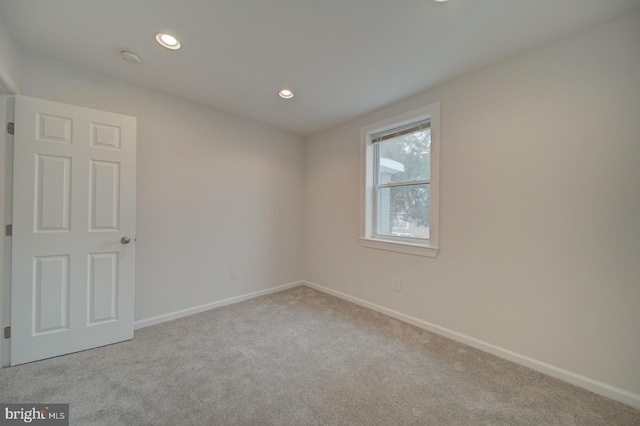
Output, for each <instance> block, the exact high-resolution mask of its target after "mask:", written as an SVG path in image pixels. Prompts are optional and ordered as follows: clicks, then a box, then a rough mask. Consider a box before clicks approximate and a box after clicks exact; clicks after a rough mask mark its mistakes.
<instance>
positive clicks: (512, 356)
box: [303, 281, 640, 409]
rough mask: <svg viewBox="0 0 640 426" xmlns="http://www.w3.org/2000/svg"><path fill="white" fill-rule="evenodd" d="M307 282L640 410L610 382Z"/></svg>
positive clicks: (638, 400) (639, 403)
mask: <svg viewBox="0 0 640 426" xmlns="http://www.w3.org/2000/svg"><path fill="white" fill-rule="evenodd" d="M303 283H304V284H305V285H306V286H308V287H311V288H313V289H315V290H318V291H321V292H323V293H327V294H330V295H332V296H335V297H338V298H340V299H344V300H347V301H349V302H352V303H355V304H356V305H360V306H364V307H365V308H369V309H372V310H374V311H377V312H380V313H382V314H385V315H388V316H390V317H392V318H395V319H398V320H400V321H403V322H406V323H408V324H411V325H414V326H416V327H418V328H422V329H424V330H427V331H430V332H432V333H435V334H439V335H441V336H444V337H447V338H449V339H452V340H455V341H458V342H460V343H464V344H465V345H469V346H471V347H474V348H476V349H480V350H481V351H483V352H488V353H490V354H492V355H495V356H498V357H500V358H504V359H506V360H509V361H511V362H515V363H516V364H520V365H523V366H525V367H529V368H531V369H533V370H536V371H539V372H541V373H544V374H546V375H548V376H551V377H555V378H556V379H560V380H562V381H564V382H567V383H570V384H572V385H575V386H578V387H580V388H583V389H586V390H588V391H591V392H593V393H596V394H598V395H601V396H604V397H607V398H611V399H613V400H616V401H619V402H622V403H623V404H627V405H630V406H632V407H634V408H638V409H640V395H637V394H634V393H631V392H628V391H625V390H623V389H620V388H616V387H614V386H610V385H607V384H606V383H602V382H599V381H597V380H593V379H590V378H588V377H585V376H581V375H579V374H576V373H573V372H571V371H568V370H564V369H562V368H559V367H556V366H553V365H551V364H547V363H545V362H542V361H538V360H536V359H533V358H529V357H527V356H524V355H521V354H519V353H516V352H513V351H510V350H507V349H503V348H501V347H498V346H495V345H492V344H491V343H487V342H483V341H482V340H478V339H475V338H473V337H470V336H467V335H465V334H462V333H458V332H456V331H453V330H449V329H447V328H444V327H440V326H439V325H435V324H431V323H429V322H426V321H423V320H421V319H418V318H414V317H411V316H409V315H405V314H402V313H400V312H397V311H394V310H391V309H388V308H385V307H383V306H379V305H376V304H374V303H371V302H367V301H366V300H362V299H359V298H357V297H353V296H350V295H348V294H345V293H341V292H339V291H336V290H332V289H330V288H327V287H324V286H321V285H319V284H315V283H312V282H309V281H304V282H303Z"/></svg>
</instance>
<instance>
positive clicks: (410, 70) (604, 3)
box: [0, 0, 640, 135]
mask: <svg viewBox="0 0 640 426" xmlns="http://www.w3.org/2000/svg"><path fill="white" fill-rule="evenodd" d="M639 7H640V0H450V1H448V2H446V3H437V2H435V1H433V0H108V1H104V0H55V1H51V0H28V1H25V0H0V18H1V19H2V20H3V22H4V23H5V24H6V26H7V27H8V28H9V30H10V31H11V33H12V35H13V37H14V38H15V41H16V42H17V43H18V45H19V46H20V47H21V48H22V49H24V50H27V51H30V52H34V53H38V54H44V55H47V56H49V57H52V58H55V59H58V60H61V61H64V62H67V63H70V64H74V65H78V66H81V67H84V68H88V69H91V70H95V71H99V72H102V73H105V74H108V75H111V76H114V77H118V78H121V79H124V80H127V81H130V82H133V83H137V84H140V85H142V86H146V87H149V88H152V89H156V90H160V91H163V92H166V93H170V94H173V95H176V96H179V97H182V98H186V99H190V100H192V101H195V102H198V103H202V104H205V105H209V106H212V107H215V108H219V109H222V110H226V111H229V112H232V113H236V114H239V115H242V116H245V117H248V118H251V119H254V120H257V121H260V122H263V123H267V124H270V125H273V126H276V127H279V128H282V129H286V130H289V131H292V132H295V133H298V134H301V135H309V134H312V133H315V132H317V131H320V130H323V129H326V128H328V127H331V126H334V125H336V124H339V123H342V122H345V121H347V120H349V119H351V118H354V117H357V116H360V115H362V114H365V113H367V112H370V111H373V110H375V109H378V108H380V107H383V106H385V105H388V104H390V103H393V102H395V101H398V100H400V99H403V98H406V97H408V96H411V95H413V94H416V93H418V92H420V91H423V90H425V89H428V88H430V87H434V86H436V85H438V84H440V83H443V82H445V81H448V80H451V79H452V78H455V77H457V76H460V75H462V74H465V73H467V72H470V71H472V70H474V69H478V68H480V67H483V66H485V65H488V64H490V63H492V62H495V61H497V60H499V59H502V58H505V57H508V56H510V55H513V54H515V53H517V52H521V51H523V50H526V49H529V48H532V47H534V46H537V45H539V44H541V43H544V42H546V41H549V40H552V39H554V38H557V37H560V36H563V35H566V34H569V33H571V32H575V31H578V30H579V29H581V28H584V27H587V26H589V25H592V24H595V23H597V22H600V21H604V20H606V19H609V18H613V17H615V16H618V15H621V14H624V13H628V12H630V11H632V10H634V9H637V8H639ZM160 31H164V32H169V33H172V34H173V35H175V36H176V37H177V38H178V39H179V40H180V42H181V43H182V49H181V50H179V51H170V50H167V49H165V48H163V47H161V46H160V45H158V44H157V43H156V41H155V34H156V33H157V32H160ZM122 49H130V50H132V51H134V52H136V53H137V54H138V55H140V56H141V57H142V60H143V63H142V64H140V65H132V64H130V63H127V62H125V61H123V60H122V59H121V58H120V56H119V52H120V51H121V50H122ZM283 87H287V88H291V89H293V90H294V91H295V94H296V96H295V98H294V99H292V100H290V101H285V100H282V99H280V98H278V96H277V92H278V90H280V89H281V88H283Z"/></svg>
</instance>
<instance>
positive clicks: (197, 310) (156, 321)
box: [133, 281, 305, 330]
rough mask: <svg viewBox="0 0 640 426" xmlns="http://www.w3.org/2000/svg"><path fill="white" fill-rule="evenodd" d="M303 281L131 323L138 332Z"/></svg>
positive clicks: (295, 285)
mask: <svg viewBox="0 0 640 426" xmlns="http://www.w3.org/2000/svg"><path fill="white" fill-rule="evenodd" d="M304 284H305V281H296V282H293V283H289V284H284V285H280V286H277V287H272V288H268V289H266V290H260V291H256V292H253V293H249V294H243V295H242V296H236V297H232V298H230V299H224V300H220V301H218V302H211V303H206V304H204V305H200V306H194V307H193V308H188V309H182V310H180V311H175V312H170V313H168V314H163V315H158V316H156V317H152V318H147V319H143V320H138V321H135V322H134V323H133V328H134V329H135V330H138V329H140V328H144V327H149V326H151V325H155V324H160V323H163V322H166V321H171V320H174V319H178V318H182V317H186V316H189V315H193V314H198V313H200V312H204V311H208V310H209V309H215V308H219V307H221V306H227V305H232V304H234V303H238V302H242V301H244V300H249V299H253V298H254V297H258V296H264V295H265V294H270V293H277V292H279V291H283V290H287V289H290V288H293V287H298V286H300V285H304Z"/></svg>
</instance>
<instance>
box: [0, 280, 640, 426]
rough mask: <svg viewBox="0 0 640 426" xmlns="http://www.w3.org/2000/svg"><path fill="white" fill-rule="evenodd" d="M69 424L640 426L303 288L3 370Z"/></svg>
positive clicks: (576, 394)
mask: <svg viewBox="0 0 640 426" xmlns="http://www.w3.org/2000/svg"><path fill="white" fill-rule="evenodd" d="M0 402H5V403H8V402H31V403H34V402H35V403H41V402H47V403H56V402H60V403H70V404H71V405H70V410H71V413H70V418H71V424H72V425H82V426H84V425H580V426H587V425H640V411H639V410H635V409H633V408H631V407H629V406H626V405H623V404H620V403H618V402H615V401H612V400H609V399H606V398H603V397H600V396H597V395H595V394H593V393H590V392H588V391H585V390H582V389H579V388H577V387H574V386H571V385H569V384H566V383H564V382H561V381H559V380H556V379H553V378H550V377H547V376H545V375H542V374H540V373H537V372H535V371H533V370H530V369H527V368H525V367H521V366H519V365H516V364H514V363H511V362H509V361H505V360H503V359H500V358H497V357H495V356H492V355H489V354H486V353H483V352H480V351H478V350H475V349H473V348H470V347H468V346H464V345H462V344H459V343H457V342H454V341H451V340H449V339H446V338H443V337H440V336H437V335H434V334H432V333H429V332H427V331H424V330H421V329H418V328H416V327H413V326H410V325H408V324H405V323H402V322H400V321H397V320H395V319H392V318H389V317H386V316H384V315H381V314H379V313H377V312H373V311H371V310H368V309H365V308H362V307H360V306H357V305H354V304H351V303H348V302H345V301H342V300H340V299H337V298H334V297H332V296H329V295H326V294H323V293H320V292H317V291H315V290H312V289H310V288H308V287H296V288H294V289H290V290H287V291H283V292H280V293H276V294H271V295H268V296H263V297H259V298H256V299H252V300H249V301H246V302H242V303H238V304H235V305H231V306H226V307H223V308H219V309H215V310H211V311H207V312H204V313H201V314H198V315H193V316H190V317H186V318H182V319H179V320H175V321H171V322H167V323H163V324H159V325H156V326H153V327H148V328H144V329H141V330H139V331H137V332H136V335H135V338H134V339H133V340H132V341H129V342H125V343H120V344H116V345H111V346H106V347H102V348H98V349H93V350H90V351H85V352H80V353H76V354H71V355H66V356H62V357H58V358H53V359H48V360H44V361H39V362H35V363H31V364H27V365H22V366H17V367H11V368H4V369H2V370H1V371H0Z"/></svg>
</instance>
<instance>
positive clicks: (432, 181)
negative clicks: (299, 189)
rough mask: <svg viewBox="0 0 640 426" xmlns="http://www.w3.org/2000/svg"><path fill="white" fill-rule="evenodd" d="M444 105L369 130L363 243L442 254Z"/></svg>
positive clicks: (364, 136)
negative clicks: (440, 202)
mask: <svg viewBox="0 0 640 426" xmlns="http://www.w3.org/2000/svg"><path fill="white" fill-rule="evenodd" d="M439 112H440V105H439V104H438V103H435V104H431V105H428V106H426V107H423V108H419V109H417V110H413V111H409V112H408V113H405V114H402V115H399V116H396V117H392V118H390V119H387V120H383V121H379V122H376V123H373V124H371V125H368V126H366V127H363V128H362V129H361V134H362V176H363V179H362V181H363V182H362V187H363V193H362V197H361V220H362V224H361V232H360V243H361V244H362V245H363V246H365V247H371V248H378V249H383V250H391V251H398V252H402V253H409V254H415V255H421V256H429V257H435V256H436V255H437V254H438V145H439V144H438V138H439V115H440V114H439Z"/></svg>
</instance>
